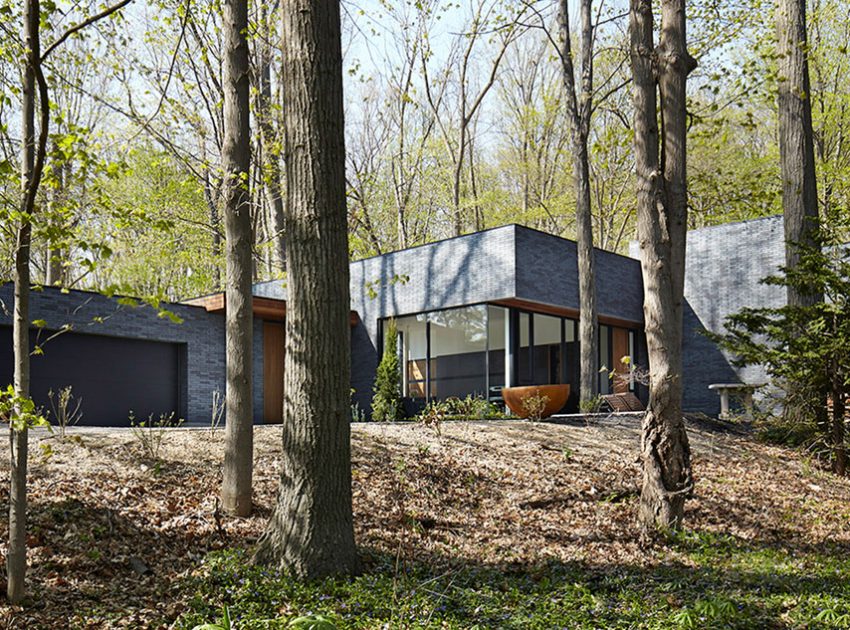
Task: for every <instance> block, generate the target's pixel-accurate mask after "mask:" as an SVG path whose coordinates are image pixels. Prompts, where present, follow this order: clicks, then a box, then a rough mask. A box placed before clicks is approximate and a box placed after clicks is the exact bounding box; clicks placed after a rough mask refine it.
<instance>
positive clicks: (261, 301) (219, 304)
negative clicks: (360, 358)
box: [183, 293, 360, 327]
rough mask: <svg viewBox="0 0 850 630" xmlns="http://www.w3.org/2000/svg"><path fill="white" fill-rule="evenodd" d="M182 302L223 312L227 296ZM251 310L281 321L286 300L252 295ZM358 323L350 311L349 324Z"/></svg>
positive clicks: (206, 297)
mask: <svg viewBox="0 0 850 630" xmlns="http://www.w3.org/2000/svg"><path fill="white" fill-rule="evenodd" d="M183 303H184V304H189V305H191V306H202V307H204V308H205V309H206V310H207V311H208V312H210V313H224V311H225V309H226V308H227V296H226V295H225V294H224V293H213V294H212V295H205V296H203V297H199V298H193V299H191V300H186V301H185V302H183ZM251 310H252V312H253V313H254V317H257V318H259V319H263V320H266V321H276V322H282V321H283V320H285V319H286V300H277V299H275V298H269V297H261V296H258V295H255V296H253V300H252V305H251ZM358 323H360V315H358V314H357V311H351V313H350V325H351V326H352V327H354V326H356V325H357V324H358Z"/></svg>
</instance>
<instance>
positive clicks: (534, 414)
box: [522, 393, 549, 422]
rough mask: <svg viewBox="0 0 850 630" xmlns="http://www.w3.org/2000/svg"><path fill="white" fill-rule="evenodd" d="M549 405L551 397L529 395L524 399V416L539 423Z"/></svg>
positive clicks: (537, 394)
mask: <svg viewBox="0 0 850 630" xmlns="http://www.w3.org/2000/svg"><path fill="white" fill-rule="evenodd" d="M548 404H549V397H548V396H546V395H545V394H540V393H536V394H529V395H528V396H525V397H524V398H523V399H522V411H523V415H524V417H526V418H528V419H529V420H531V421H532V422H538V421H539V420H540V419H541V418H542V417H543V412H544V411H546V405H548Z"/></svg>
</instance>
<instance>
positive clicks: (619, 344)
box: [611, 328, 630, 394]
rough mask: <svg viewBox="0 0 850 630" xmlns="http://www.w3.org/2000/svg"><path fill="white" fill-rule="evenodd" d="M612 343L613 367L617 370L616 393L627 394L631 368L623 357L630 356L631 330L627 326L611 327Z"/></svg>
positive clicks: (615, 378)
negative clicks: (624, 361)
mask: <svg viewBox="0 0 850 630" xmlns="http://www.w3.org/2000/svg"><path fill="white" fill-rule="evenodd" d="M611 345H612V346H613V361H614V365H613V366H612V367H611V369H613V370H616V372H617V375H618V376H615V377H614V393H615V394H625V393H626V392H627V391H629V378H628V374H629V369H630V365H629V364H626V363H623V357H627V356H629V331H628V329H626V328H612V329H611Z"/></svg>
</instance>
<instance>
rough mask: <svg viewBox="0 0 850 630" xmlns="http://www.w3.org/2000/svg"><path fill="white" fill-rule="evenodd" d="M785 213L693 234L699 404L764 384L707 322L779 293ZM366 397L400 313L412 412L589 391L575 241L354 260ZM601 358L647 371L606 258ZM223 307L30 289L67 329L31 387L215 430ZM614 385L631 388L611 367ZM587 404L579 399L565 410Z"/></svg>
mask: <svg viewBox="0 0 850 630" xmlns="http://www.w3.org/2000/svg"><path fill="white" fill-rule="evenodd" d="M783 251H784V250H783V241H782V220H781V217H774V218H769V219H763V220H758V221H749V222H745V223H738V224H732V225H725V226H719V227H716V228H706V229H703V230H696V231H693V232H691V233H690V234H689V236H688V258H687V274H686V275H687V280H686V298H687V301H688V304H687V305H686V314H685V347H684V356H685V375H684V379H685V407H686V409H688V410H694V411H696V410H699V411H705V412H707V413H716V412H717V410H718V408H719V405H718V400H717V396H716V394H714V393H713V392H710V391H709V390H708V385H709V384H710V383H714V382H726V381H737V380H741V379H743V380H744V381H745V382H756V381H761V380H763V378H764V375H763V374H761V373H760V372H759V371H758V370H749V371H742V372H741V373H736V371H735V370H734V369H733V368H732V367H731V366H730V363H729V361H728V358H727V357H725V356H724V355H723V354H722V353H721V352H720V351H719V350H718V349H717V348H716V346H714V344H712V343H711V342H710V341H709V340H708V339H707V338H706V337H704V336H703V335H702V334H700V332H699V331H700V330H701V329H702V328H708V329H710V330H720V327H721V325H722V321H723V318H724V317H725V316H726V315H728V314H730V313H732V312H735V311H736V310H738V309H739V308H740V307H742V306H744V305H754V304H762V303H765V304H767V303H775V301H776V300H781V299H783V297H784V296H783V295H782V292H781V290H779V291H778V292H777V289H776V288H770V287H764V286H763V285H760V284H759V283H758V281H759V280H760V279H761V278H762V277H764V276H766V275H768V274H770V273H772V272H773V271H775V270H776V268H777V267H778V266H779V265H781V264H782V261H783V258H782V256H783ZM350 269H351V308H352V319H351V323H352V328H351V347H352V366H351V367H352V388H353V389H354V390H355V393H354V400H355V402H357V404H358V405H359V406H360V407H361V408H362V409H365V410H368V408H369V402H370V399H371V390H372V383H373V380H374V377H375V369H376V367H377V363H378V359H379V356H380V351H381V347H382V342H383V339H382V335H383V328H384V323H385V322H386V321H387V318H390V317H393V318H395V319H396V321H397V324H398V328H399V331H400V341H401V343H400V348H401V354H402V359H403V365H404V366H406V369H404V370H403V372H404V377H403V387H404V391H405V393H406V395H407V396H408V398H409V399H410V401H411V405H412V406H416V405H417V404H422V403H423V402H424V401H425V400H426V399H428V398H445V397H448V396H464V395H467V394H477V395H495V394H496V392H497V390H498V388H499V387H501V386H504V385H507V384H510V385H523V384H545V383H557V382H561V383H570V384H572V385H573V391H574V392H575V390H576V389H577V383H578V374H577V371H578V348H577V341H576V336H577V320H578V307H579V302H578V270H577V264H576V245H575V243H574V242H572V241H569V240H565V239H562V238H559V237H556V236H552V235H548V234H544V233H542V232H538V231H536V230H532V229H529V228H525V227H521V226H516V225H509V226H505V227H500V228H494V229H490V230H485V231H483V232H478V233H475V234H469V235H466V236H462V237H457V238H453V239H448V240H444V241H439V242H436V243H431V244H428V245H423V246H420V247H414V248H410V249H407V250H403V251H399V252H394V253H390V254H385V255H383V256H376V257H374V258H368V259H365V260H360V261H355V262H352V263H351V268H350ZM596 273H597V293H598V298H597V301H598V306H599V320H600V333H601V334H600V364H601V365H605V366H608V367H609V368H613V369H617V368H618V366H619V371H622V370H623V368H622V367H621V366H622V363H621V362H620V358H621V357H623V356H626V355H628V356H631V357H632V363H633V364H638V365H645V364H646V351H645V340H644V337H643V332H642V328H643V325H642V321H643V288H642V282H641V273H640V264H639V263H638V261H637V260H635V259H633V258H629V257H625V256H620V255H617V254H613V253H610V252H605V251H601V250H597V255H596ZM254 294H255V299H254V317H255V322H254V348H253V350H254V382H253V391H254V409H255V421H256V422H274V421H279V420H280V406H281V405H280V402H281V400H282V385H281V381H282V373H283V372H282V364H283V320H284V317H285V307H286V302H285V300H286V291H285V286H284V283H282V282H276V281H272V282H264V283H261V284H258V285H256V286H255V289H254ZM0 302H2V304H0V383H9V382H11V376H12V372H11V368H12V358H11V342H10V337H11V327H10V325H9V324H10V322H11V317H10V311H11V305H12V286H11V285H10V284H5V285H2V286H0ZM224 306H225V305H224V301H223V298H222V296H221V295H220V294H219V295H216V296H209V297H206V298H199V299H197V300H190V301H189V302H187V303H183V304H171V305H167V306H166V308H168V310H170V311H171V312H173V313H174V314H175V315H177V316H178V317H179V318H180V319H182V323H179V324H177V323H174V322H172V321H170V320H169V319H168V318H161V317H159V316H158V314H157V311H156V310H154V309H152V308H151V307H149V306H136V307H129V306H124V305H121V304H119V302H118V301H117V300H115V299H111V298H107V297H104V296H101V295H98V294H95V293H88V292H85V291H68V292H62V291H61V290H59V289H55V288H45V289H43V290H41V291H36V292H34V293H33V295H32V302H31V309H32V313H31V318H32V320H33V321H36V320H43V321H44V322H46V325H45V326H44V328H43V329H41V330H36V329H33V332H32V336H33V338H34V340H35V343H40V341H43V340H44V339H46V338H47V337H48V336H49V335H50V334H51V332H54V331H58V330H61V329H63V327H69V330H68V332H63V333H62V334H60V335H58V336H56V337H55V338H54V339H52V340H50V341H49V342H48V343H46V344H44V346H43V349H44V354H43V355H37V356H34V357H33V360H32V371H33V385H32V393H33V397H34V398H35V400H36V402H37V403H38V404H42V405H46V403H47V400H46V396H47V391H48V389H51V388H52V389H54V390H57V389H58V388H60V387H62V386H64V385H68V384H70V385H73V387H74V391H75V393H77V394H78V395H80V396H82V398H83V405H82V409H83V412H84V420H83V423H84V424H108V425H121V424H124V425H126V424H127V422H128V420H127V417H128V413H129V411H130V410H132V411H133V412H134V414H135V416H136V417H137V418H144V417H147V415H148V414H156V415H158V414H160V413H168V412H172V411H173V412H174V413H175V414H176V415H177V416H179V417H182V418H185V419H186V420H187V421H189V422H196V423H205V422H209V418H210V413H211V406H212V398H213V392H214V391H216V390H218V391H220V392H223V391H224V381H225V376H224V375H225V370H224V365H225V345H224V317H223V312H224ZM600 386H601V388H602V389H603V391H607V390H610V389H612V388H615V387H616V388H617V389H620V390H622V389H625V388H628V389H632V390H633V391H635V393H637V394H638V395H639V396H640V397H641V398H644V399H645V397H646V392H645V391H643V388H641V387H640V386H639V385H637V384H635V383H629V382H628V381H627V380H625V381H621V382H618V383H616V384H615V383H613V382H612V381H611V380H610V379H608V377H607V376H606V375H605V374H600ZM575 409H576V396H575V394H573V395H571V397H570V400H569V401H568V403H567V407H566V408H565V411H572V410H575Z"/></svg>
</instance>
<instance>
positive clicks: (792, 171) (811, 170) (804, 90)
mask: <svg viewBox="0 0 850 630" xmlns="http://www.w3.org/2000/svg"><path fill="white" fill-rule="evenodd" d="M776 31H777V39H778V46H779V51H778V52H779V98H778V105H779V156H780V163H781V168H782V208H783V214H784V218H785V241H786V247H785V265H786V267H788V268H789V269H790V268H794V267H795V266H796V265H797V259H798V258H799V254H798V251H797V247H798V245H801V244H804V245H811V244H812V243H813V235H814V234H816V233H817V230H818V223H819V222H818V191H817V178H816V176H815V150H814V136H813V133H812V100H811V94H812V93H811V88H810V85H809V62H808V43H807V37H806V2H805V0H779V4H778V8H777V13H776ZM821 299H822V297H821V296H818V295H816V294H814V295H813V294H805V293H801V292H800V291H799V290H798V289H797V288H795V287H794V286H792V285H790V284H789V285H788V303H789V304H792V305H795V306H797V305H807V304H813V303H815V302H818V301H820V300H821Z"/></svg>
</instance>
